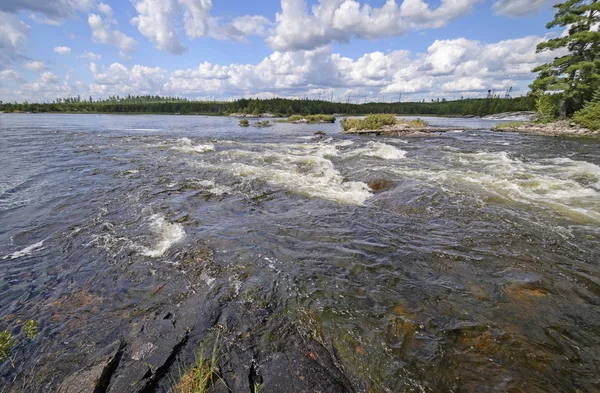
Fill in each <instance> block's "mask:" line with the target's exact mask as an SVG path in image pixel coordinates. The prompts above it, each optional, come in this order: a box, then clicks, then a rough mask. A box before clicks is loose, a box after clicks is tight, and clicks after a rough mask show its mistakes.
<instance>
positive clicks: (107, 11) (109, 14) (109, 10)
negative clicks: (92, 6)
mask: <svg viewBox="0 0 600 393" xmlns="http://www.w3.org/2000/svg"><path fill="white" fill-rule="evenodd" d="M97 8H98V10H99V11H100V12H102V13H103V14H104V15H106V17H107V18H108V19H109V20H112V19H113V10H112V7H111V6H109V5H108V4H104V3H98V5H97Z"/></svg>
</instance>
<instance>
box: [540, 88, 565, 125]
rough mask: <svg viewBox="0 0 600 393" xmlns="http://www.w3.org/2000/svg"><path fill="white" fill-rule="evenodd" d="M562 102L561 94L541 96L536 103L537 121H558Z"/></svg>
mask: <svg viewBox="0 0 600 393" xmlns="http://www.w3.org/2000/svg"><path fill="white" fill-rule="evenodd" d="M562 101H563V95H562V94H542V95H540V96H539V97H538V99H537V101H536V107H537V116H538V119H539V121H541V122H544V123H547V122H551V121H553V120H556V119H558V117H559V116H560V106H561V104H562Z"/></svg>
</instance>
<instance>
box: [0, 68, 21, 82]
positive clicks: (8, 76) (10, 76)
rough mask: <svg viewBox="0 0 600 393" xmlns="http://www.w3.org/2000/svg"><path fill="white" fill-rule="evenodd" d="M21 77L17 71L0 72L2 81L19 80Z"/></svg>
mask: <svg viewBox="0 0 600 393" xmlns="http://www.w3.org/2000/svg"><path fill="white" fill-rule="evenodd" d="M19 79H21V75H19V73H18V72H17V71H15V70H4V71H0V80H19Z"/></svg>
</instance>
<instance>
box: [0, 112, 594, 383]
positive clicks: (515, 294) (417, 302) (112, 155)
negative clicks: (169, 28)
mask: <svg viewBox="0 0 600 393" xmlns="http://www.w3.org/2000/svg"><path fill="white" fill-rule="evenodd" d="M427 120H429V121H430V122H431V123H432V124H434V125H451V126H452V127H457V132H450V133H446V134H441V135H436V136H432V137H420V138H415V137H406V138H376V139H368V138H360V137H352V136H341V135H338V132H339V124H334V125H291V124H277V125H276V126H275V127H271V128H265V129H256V128H241V127H238V125H237V123H238V120H236V119H230V118H204V117H186V116H108V115H106V116H105V115H79V116H78V115H1V117H0V141H1V143H0V224H1V225H0V266H1V267H2V268H1V269H0V330H3V329H5V328H10V327H11V326H14V325H15V324H16V322H17V321H19V320H25V319H28V318H35V319H37V320H39V321H40V324H41V334H40V338H39V339H37V340H36V341H35V342H33V343H30V344H28V345H27V346H26V347H25V348H24V350H26V352H27V353H28V354H30V356H28V359H29V360H26V361H25V366H30V365H32V364H33V362H34V361H35V360H37V359H41V360H39V363H38V365H39V364H41V365H42V366H39V367H38V369H39V370H40V371H39V372H40V375H42V377H40V379H41V380H42V381H44V383H43V384H41V385H40V386H42V387H41V388H40V389H42V388H43V387H44V386H45V387H47V388H48V390H50V391H52V390H53V389H51V387H53V386H56V384H57V383H60V381H61V379H62V378H64V376H65V375H66V374H67V373H69V372H71V371H73V370H74V369H76V366H77V358H78V356H80V354H82V353H85V352H89V351H90V350H93V349H94V348H97V347H101V346H102V344H103V343H108V342H111V340H113V339H114V338H115V337H117V336H118V335H119V334H120V333H119V332H120V331H121V330H122V329H124V328H126V327H127V326H128V325H129V324H130V323H131V321H133V320H135V318H136V316H138V315H139V314H140V313H143V312H145V310H147V309H148V308H151V307H152V306H151V305H152V301H151V300H150V299H151V298H153V296H154V295H155V293H158V292H166V293H169V292H171V293H179V292H182V291H183V290H184V289H185V288H175V287H170V286H169V283H171V282H175V281H177V282H180V281H178V280H179V278H180V277H186V274H188V270H189V269H188V268H187V267H186V265H185V264H186V263H187V258H188V257H189V254H190V253H191V252H195V250H199V251H198V252H201V251H202V250H210V252H211V253H212V255H213V258H214V264H215V266H216V267H217V268H211V269H209V268H207V269H205V270H204V271H202V272H201V274H200V277H201V279H202V281H203V282H204V283H205V286H206V288H207V289H206V290H207V291H209V290H210V288H219V287H220V286H228V287H230V288H233V292H234V294H235V296H233V298H232V299H231V301H232V302H233V301H239V300H240V299H242V298H244V296H245V297H246V298H248V297H249V296H252V297H255V298H260V297H261V296H262V295H265V296H266V295H267V294H268V295H269V296H271V297H273V298H274V299H275V300H274V301H275V302H277V304H278V306H279V308H280V309H281V310H285V313H286V315H287V316H288V317H289V318H291V319H293V320H294V321H296V323H297V324H298V325H299V326H301V327H302V329H303V330H304V331H305V332H306V334H307V335H310V336H311V337H312V338H314V339H316V340H318V341H320V342H322V343H324V344H326V345H327V346H328V347H330V348H333V350H334V351H335V352H336V357H337V358H338V359H339V360H340V361H341V362H342V363H343V364H344V365H345V367H346V371H347V372H348V373H349V374H351V375H352V376H353V377H355V378H357V379H359V380H360V381H362V383H364V385H365V388H366V389H369V391H381V392H385V391H404V390H408V391H413V390H414V391H450V390H453V391H482V392H487V391H527V392H538V391H539V392H542V391H544V392H547V391H556V392H559V391H560V392H564V391H573V392H574V391H577V389H579V391H590V392H591V391H597V390H598V389H600V385H599V384H600V381H599V380H598V375H599V374H600V370H599V369H598V367H599V366H598V365H599V364H600V359H599V357H600V328H599V326H600V308H599V306H600V269H599V266H598V263H599V261H600V251H598V250H600V247H599V246H600V240H599V239H600V156H599V155H598V147H599V144H598V142H594V141H590V140H577V139H560V138H541V137H529V136H522V135H518V134H505V133H493V132H490V131H489V130H488V128H489V127H490V126H491V125H493V124H495V123H496V122H494V121H486V120H481V119H440V118H431V119H427ZM317 130H323V131H325V132H326V133H327V134H328V136H329V137H330V138H326V139H323V140H321V141H312V140H311V137H312V135H313V133H314V132H315V131H317ZM376 179H387V180H389V181H390V184H391V187H390V189H389V190H387V191H384V192H375V191H373V190H371V189H370V188H369V187H368V185H367V183H368V182H369V181H371V180H376ZM202 252H203V251H202ZM176 278H177V280H176ZM162 288H165V289H164V290H163V289H162ZM157 291H158V292H157ZM248 294H251V295H248ZM49 354H52V355H49ZM52 363H54V366H53V365H52ZM44 364H46V366H44ZM56 364H60V366H56ZM0 371H1V373H2V375H4V376H5V377H6V376H9V377H10V376H11V375H12V374H11V370H10V369H9V366H8V365H7V364H4V365H3V366H2V368H1V369H0Z"/></svg>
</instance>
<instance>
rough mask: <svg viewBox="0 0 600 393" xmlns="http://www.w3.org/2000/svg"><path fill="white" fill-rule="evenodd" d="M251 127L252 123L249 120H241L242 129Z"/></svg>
mask: <svg viewBox="0 0 600 393" xmlns="http://www.w3.org/2000/svg"><path fill="white" fill-rule="evenodd" d="M249 125H250V122H249V121H248V119H242V120H240V126H242V127H248V126H249Z"/></svg>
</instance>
